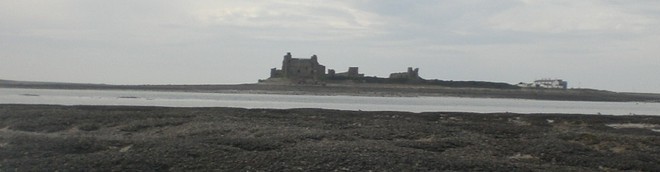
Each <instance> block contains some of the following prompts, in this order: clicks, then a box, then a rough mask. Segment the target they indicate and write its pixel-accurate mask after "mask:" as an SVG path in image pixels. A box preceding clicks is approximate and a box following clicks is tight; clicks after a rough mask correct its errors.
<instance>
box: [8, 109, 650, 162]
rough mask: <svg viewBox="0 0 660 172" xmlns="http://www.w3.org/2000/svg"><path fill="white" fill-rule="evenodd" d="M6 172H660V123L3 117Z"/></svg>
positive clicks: (300, 113) (329, 114)
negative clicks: (609, 171) (94, 171)
mask: <svg viewBox="0 0 660 172" xmlns="http://www.w3.org/2000/svg"><path fill="white" fill-rule="evenodd" d="M0 119H1V120H0V157H2V161H0V171H44V170H46V171H56V170H59V171H86V170H90V169H97V170H102V171H105V170H108V171H110V170H112V171H125V170H138V171H154V170H155V171H188V170H199V171H209V170H220V171H318V170H322V171H367V170H374V171H432V170H458V171H476V170H487V171H529V170H533V171H603V170H611V171H619V170H634V171H657V170H658V169H660V165H659V164H660V145H659V144H658V143H660V117H657V116H606V115H579V114H511V113H507V114H475V113H460V112H434V113H408V112H366V111H339V110H323V109H289V110H273V109H241V108H166V107H127V106H48V105H0Z"/></svg>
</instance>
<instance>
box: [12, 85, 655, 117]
mask: <svg viewBox="0 0 660 172" xmlns="http://www.w3.org/2000/svg"><path fill="white" fill-rule="evenodd" d="M0 104H55V105H137V106H169V107H242V108H275V109H287V108H324V109H341V110H365V111H410V112H429V111H457V112H485V113H490V112H516V113H580V114H611V115H631V114H638V115H660V103H641V102H585V101H545V100H525V99H499V98H498V99H496V98H458V97H360V96H315V95H276V94H228V93H187V92H157V91H126V90H53V89H10V88H0Z"/></svg>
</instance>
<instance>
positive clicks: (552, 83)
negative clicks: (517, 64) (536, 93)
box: [518, 79, 568, 89]
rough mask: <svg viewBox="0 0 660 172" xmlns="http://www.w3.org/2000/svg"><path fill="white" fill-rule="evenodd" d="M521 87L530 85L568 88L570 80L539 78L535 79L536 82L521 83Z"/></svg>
mask: <svg viewBox="0 0 660 172" xmlns="http://www.w3.org/2000/svg"><path fill="white" fill-rule="evenodd" d="M518 86H519V87H530V88H559V89H567V88H568V82H566V81H564V80H561V79H539V80H536V81H534V83H523V82H521V83H519V84H518Z"/></svg>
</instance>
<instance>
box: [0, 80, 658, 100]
mask: <svg viewBox="0 0 660 172" xmlns="http://www.w3.org/2000/svg"><path fill="white" fill-rule="evenodd" d="M0 88H26V89H71V90H76V89H83V90H140V91H175V92H202V93H249V94H298V95H350V96H402V97H416V96H431V97H440V96H451V97H477V98H516V99H534V100H559V101H607V102H660V94H655V93H628V92H613V91H605V90H594V89H538V88H519V89H497V88H467V87H466V88H462V87H442V86H432V85H430V86H429V85H405V84H328V85H296V84H235V85H215V84H209V85H109V84H80V83H59V82H33V81H13V80H0Z"/></svg>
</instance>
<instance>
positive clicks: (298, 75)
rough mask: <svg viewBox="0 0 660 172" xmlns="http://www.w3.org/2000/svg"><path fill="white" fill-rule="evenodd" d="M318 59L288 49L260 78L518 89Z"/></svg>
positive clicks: (272, 81) (283, 81)
mask: <svg viewBox="0 0 660 172" xmlns="http://www.w3.org/2000/svg"><path fill="white" fill-rule="evenodd" d="M325 71H326V67H325V66H324V65H322V64H320V63H319V62H318V56H316V55H312V57H311V58H309V59H302V58H293V57H292V55H291V53H290V52H288V53H286V55H284V59H283V60H282V68H281V69H277V68H272V69H271V70H270V78H268V79H265V80H259V83H266V84H295V85H326V84H403V85H433V86H443V87H461V88H495V89H520V87H519V86H516V85H511V84H507V83H497V82H485V81H443V80H438V79H433V80H427V79H424V78H422V77H420V76H419V68H414V69H413V68H412V67H408V70H407V71H405V72H395V73H391V74H390V76H389V77H388V78H380V77H376V76H365V74H362V73H360V72H359V67H349V68H348V70H347V71H346V72H340V73H337V72H336V71H335V70H334V69H327V73H326V72H325Z"/></svg>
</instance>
